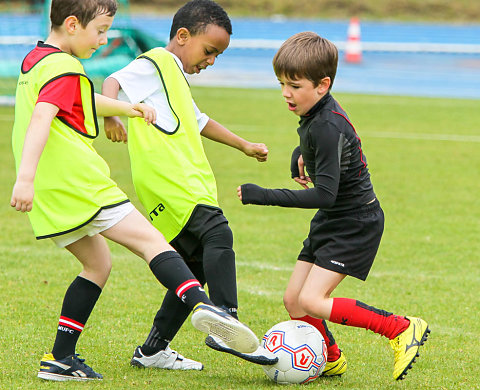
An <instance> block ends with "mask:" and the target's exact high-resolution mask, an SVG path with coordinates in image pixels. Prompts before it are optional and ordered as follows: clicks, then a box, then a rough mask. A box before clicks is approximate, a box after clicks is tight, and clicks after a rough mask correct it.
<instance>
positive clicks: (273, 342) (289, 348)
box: [262, 320, 327, 384]
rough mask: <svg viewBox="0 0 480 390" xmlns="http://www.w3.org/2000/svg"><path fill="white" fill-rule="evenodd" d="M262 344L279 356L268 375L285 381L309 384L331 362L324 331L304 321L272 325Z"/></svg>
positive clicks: (282, 382)
mask: <svg viewBox="0 0 480 390" xmlns="http://www.w3.org/2000/svg"><path fill="white" fill-rule="evenodd" d="M262 346H263V348H265V349H266V350H268V351H270V352H271V353H273V354H274V355H275V356H277V357H278V362H277V363H276V364H274V365H272V366H262V367H263V370H264V371H265V374H266V375H267V376H268V377H269V378H270V379H271V380H272V381H274V382H276V383H281V384H291V383H309V382H312V381H314V380H315V379H317V378H318V377H319V376H320V375H321V374H322V372H323V369H324V368H325V364H326V363H327V346H326V344H325V340H324V339H323V336H322V334H321V333H320V332H319V331H318V330H317V329H316V328H315V327H313V326H312V325H310V324H308V323H306V322H303V321H296V320H295V321H284V322H280V323H278V324H276V325H274V326H273V327H272V328H270V329H269V330H268V331H267V333H265V336H263V340H262Z"/></svg>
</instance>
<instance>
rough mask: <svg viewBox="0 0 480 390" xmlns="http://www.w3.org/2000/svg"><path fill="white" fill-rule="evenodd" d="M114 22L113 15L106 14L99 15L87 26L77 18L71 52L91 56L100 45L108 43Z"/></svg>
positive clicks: (81, 55) (71, 41) (80, 55)
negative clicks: (108, 34) (108, 35)
mask: <svg viewBox="0 0 480 390" xmlns="http://www.w3.org/2000/svg"><path fill="white" fill-rule="evenodd" d="M75 19H76V18H75ZM112 23H113V16H108V15H105V14H104V15H97V16H96V17H95V18H94V19H93V20H91V21H90V22H89V23H88V24H87V26H86V27H83V26H82V25H81V24H80V22H78V20H77V24H76V25H75V27H74V34H72V36H71V40H70V52H71V54H73V55H75V56H76V57H78V58H90V57H91V56H92V54H93V53H94V52H95V51H96V50H97V49H98V48H99V47H100V46H103V45H106V44H107V31H108V29H109V28H110V27H111V25H112Z"/></svg>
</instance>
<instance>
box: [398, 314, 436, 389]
mask: <svg viewBox="0 0 480 390" xmlns="http://www.w3.org/2000/svg"><path fill="white" fill-rule="evenodd" d="M405 318H406V319H407V320H410V326H409V327H408V328H407V329H406V330H404V331H403V332H402V333H400V334H399V335H398V336H397V337H395V338H394V339H393V340H390V346H391V347H392V348H393V352H394V354H395V365H394V368H393V379H396V380H401V379H403V378H405V375H407V371H408V370H409V369H410V368H412V364H413V363H414V362H415V359H416V358H417V357H418V356H419V354H418V350H419V349H420V346H422V345H423V344H424V343H425V341H427V337H428V334H429V333H430V329H428V324H427V323H426V322H425V321H424V320H422V319H421V318H415V317H405Z"/></svg>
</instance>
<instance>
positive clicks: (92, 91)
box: [38, 72, 100, 139]
mask: <svg viewBox="0 0 480 390" xmlns="http://www.w3.org/2000/svg"><path fill="white" fill-rule="evenodd" d="M65 76H80V77H85V78H86V79H87V81H88V82H89V83H90V91H91V97H90V98H91V102H92V115H93V122H94V124H95V135H90V134H88V133H87V134H85V133H84V132H83V131H80V130H78V129H77V128H75V127H74V126H73V125H72V124H71V123H68V122H67V121H66V120H65V119H63V118H57V119H58V120H59V121H60V122H62V123H63V124H65V125H67V126H68V127H70V128H71V129H72V130H73V131H75V132H76V133H78V134H80V135H82V136H84V137H86V138H90V139H94V138H97V137H98V134H99V132H100V131H99V128H98V121H97V111H96V108H95V92H94V90H93V88H94V87H93V82H92V80H90V79H89V78H88V77H87V76H85V75H84V74H82V73H76V72H68V73H62V74H60V75H58V76H55V77H54V78H52V79H50V80H48V81H47V82H46V83H45V84H43V85H42V86H41V87H40V89H39V90H38V94H40V92H41V91H42V89H43V88H45V87H46V86H47V85H48V84H50V83H51V82H53V81H55V80H58V79H59V78H62V77H65ZM81 87H82V86H81V85H80V88H81ZM82 103H83V102H82ZM83 112H85V110H84V111H83Z"/></svg>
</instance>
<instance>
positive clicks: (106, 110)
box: [95, 93, 156, 124]
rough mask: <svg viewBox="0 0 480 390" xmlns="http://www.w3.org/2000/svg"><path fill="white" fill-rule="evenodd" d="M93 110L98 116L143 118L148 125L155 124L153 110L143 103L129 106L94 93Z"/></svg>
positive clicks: (129, 104)
mask: <svg viewBox="0 0 480 390" xmlns="http://www.w3.org/2000/svg"><path fill="white" fill-rule="evenodd" d="M95 108H96V110H97V115H98V116H117V115H125V116H128V117H129V118H135V117H140V118H145V122H147V123H148V124H150V123H152V122H155V120H156V113H155V109H154V108H152V107H150V106H147V105H146V104H144V103H136V104H131V103H127V102H122V101H120V100H115V99H112V98H109V97H107V96H103V95H100V94H99V93H95Z"/></svg>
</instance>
